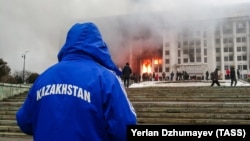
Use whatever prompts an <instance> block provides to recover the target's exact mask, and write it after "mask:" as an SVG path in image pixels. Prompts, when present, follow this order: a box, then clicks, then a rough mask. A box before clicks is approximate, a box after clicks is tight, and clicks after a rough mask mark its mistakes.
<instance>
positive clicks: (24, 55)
mask: <svg viewBox="0 0 250 141" xmlns="http://www.w3.org/2000/svg"><path fill="white" fill-rule="evenodd" d="M28 52H29V51H25V52H24V53H23V54H22V58H23V83H25V80H24V79H25V75H24V74H25V58H26V53H28Z"/></svg>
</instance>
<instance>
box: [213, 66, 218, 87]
mask: <svg viewBox="0 0 250 141" xmlns="http://www.w3.org/2000/svg"><path fill="white" fill-rule="evenodd" d="M218 70H219V69H218V68H216V69H215V70H214V72H212V73H211V80H212V84H211V87H212V86H214V84H217V86H220V82H219V76H218Z"/></svg>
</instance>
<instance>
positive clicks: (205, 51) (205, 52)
mask: <svg viewBox="0 0 250 141" xmlns="http://www.w3.org/2000/svg"><path fill="white" fill-rule="evenodd" d="M204 55H205V56H207V49H206V48H204Z"/></svg>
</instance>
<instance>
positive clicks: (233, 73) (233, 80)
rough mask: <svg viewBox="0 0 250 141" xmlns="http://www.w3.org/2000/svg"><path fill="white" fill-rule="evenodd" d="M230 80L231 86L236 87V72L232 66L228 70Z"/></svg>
mask: <svg viewBox="0 0 250 141" xmlns="http://www.w3.org/2000/svg"><path fill="white" fill-rule="evenodd" d="M230 78H231V86H236V84H237V79H236V72H235V67H234V66H232V67H231V68H230Z"/></svg>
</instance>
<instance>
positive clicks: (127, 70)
mask: <svg viewBox="0 0 250 141" xmlns="http://www.w3.org/2000/svg"><path fill="white" fill-rule="evenodd" d="M131 73H132V69H131V68H130V66H129V63H126V65H125V66H124V68H123V70H122V75H123V79H124V85H125V87H127V88H128V87H129V79H130V74H131Z"/></svg>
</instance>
